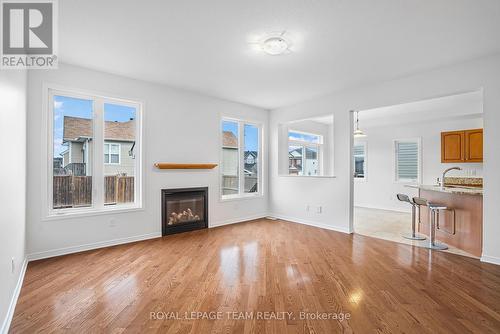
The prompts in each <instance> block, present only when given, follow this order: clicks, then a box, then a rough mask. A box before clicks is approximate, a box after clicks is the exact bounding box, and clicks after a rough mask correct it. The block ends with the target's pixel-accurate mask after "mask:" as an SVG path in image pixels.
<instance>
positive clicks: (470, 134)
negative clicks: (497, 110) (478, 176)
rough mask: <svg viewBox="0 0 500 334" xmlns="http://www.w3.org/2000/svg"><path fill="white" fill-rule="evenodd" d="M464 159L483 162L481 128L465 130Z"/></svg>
mask: <svg viewBox="0 0 500 334" xmlns="http://www.w3.org/2000/svg"><path fill="white" fill-rule="evenodd" d="M465 161H468V162H483V129H476V130H468V131H465Z"/></svg>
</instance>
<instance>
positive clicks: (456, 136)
mask: <svg viewBox="0 0 500 334" xmlns="http://www.w3.org/2000/svg"><path fill="white" fill-rule="evenodd" d="M441 162H443V163H447V162H483V129H473V130H460V131H448V132H441Z"/></svg>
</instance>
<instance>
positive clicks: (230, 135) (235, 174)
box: [221, 121, 240, 196]
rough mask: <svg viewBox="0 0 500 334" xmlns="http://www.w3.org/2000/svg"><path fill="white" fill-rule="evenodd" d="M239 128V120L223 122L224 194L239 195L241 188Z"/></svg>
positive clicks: (222, 169)
mask: <svg viewBox="0 0 500 334" xmlns="http://www.w3.org/2000/svg"><path fill="white" fill-rule="evenodd" d="M238 130H239V129H238V123H237V122H233V121H223V122H222V164H221V171H222V185H221V187H222V196H227V195H237V194H238V193H239V189H240V182H239V168H240V164H239V140H238V139H239V131H238Z"/></svg>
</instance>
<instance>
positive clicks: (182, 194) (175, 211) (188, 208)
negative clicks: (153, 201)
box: [161, 187, 208, 235]
mask: <svg viewBox="0 0 500 334" xmlns="http://www.w3.org/2000/svg"><path fill="white" fill-rule="evenodd" d="M161 220H162V222H161V231H162V235H168V234H173V233H180V232H187V231H193V230H199V229H202V228H207V227H208V188H207V187H204V188H182V189H162V191H161Z"/></svg>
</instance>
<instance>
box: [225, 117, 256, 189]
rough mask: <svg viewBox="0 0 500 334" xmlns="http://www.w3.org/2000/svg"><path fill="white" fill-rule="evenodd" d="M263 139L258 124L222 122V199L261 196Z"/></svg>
mask: <svg viewBox="0 0 500 334" xmlns="http://www.w3.org/2000/svg"><path fill="white" fill-rule="evenodd" d="M260 137H261V132H260V127H259V126H257V125H255V124H250V123H247V122H243V121H236V120H223V121H222V161H221V193H222V196H223V197H226V198H228V197H237V196H240V195H243V194H258V193H259V192H260V188H259V187H260V142H261V139H260ZM240 171H242V172H241V173H240Z"/></svg>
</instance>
